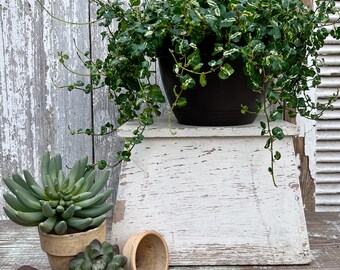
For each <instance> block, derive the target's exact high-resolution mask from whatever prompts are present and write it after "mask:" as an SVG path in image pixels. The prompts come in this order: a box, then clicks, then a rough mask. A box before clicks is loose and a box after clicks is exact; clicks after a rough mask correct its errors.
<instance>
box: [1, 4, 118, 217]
mask: <svg viewBox="0 0 340 270" xmlns="http://www.w3.org/2000/svg"><path fill="white" fill-rule="evenodd" d="M42 2H44V5H45V7H46V9H48V10H50V11H51V12H52V13H53V14H54V15H55V16H56V17H59V18H61V19H64V20H67V21H73V22H86V21H88V18H89V12H90V11H89V6H88V5H89V3H88V1H67V0H59V1H42ZM94 31H95V29H94V28H93V27H91V28H90V27H89V25H81V26H80V25H70V24H65V23H61V22H59V21H56V20H54V19H52V18H51V16H50V15H48V14H47V13H46V12H44V11H43V10H42V8H41V6H40V5H39V4H38V3H37V1H35V0H0V178H2V177H3V176H6V175H10V174H11V173H12V172H14V171H18V172H21V171H22V170H23V169H29V170H31V171H32V173H33V174H34V175H35V176H36V177H37V180H38V181H39V178H38V175H39V166H40V157H41V155H42V153H43V151H44V150H45V149H49V150H51V152H52V153H53V154H56V153H61V154H62V155H63V157H64V158H65V162H64V165H67V166H70V165H71V164H72V163H73V162H74V161H75V160H76V159H79V158H81V157H82V156H84V155H88V156H89V157H90V160H91V159H92V157H94V159H95V160H98V159H102V158H106V156H105V155H107V154H108V153H109V151H106V150H107V149H109V146H108V145H109V144H110V143H111V141H114V138H113V139H111V141H107V140H102V139H101V140H100V141H99V140H94V141H92V139H91V138H90V137H88V136H85V135H79V136H71V135H70V133H69V130H68V126H70V128H71V129H74V130H77V129H78V128H89V127H91V125H92V122H94V125H101V124H102V123H106V122H107V121H108V120H110V119H112V118H110V117H112V115H111V114H110V113H109V110H110V109H111V107H109V105H107V106H103V104H107V103H108V102H107V96H106V95H105V94H103V93H102V94H101V95H98V94H97V95H96V96H95V97H93V99H91V96H90V95H85V94H84V93H82V92H79V91H78V92H77V91H72V92H68V91H67V90H65V89H58V88H56V87H55V86H54V85H53V81H54V82H55V83H56V84H57V85H67V84H71V83H73V82H74V81H77V80H85V81H86V80H87V78H86V77H81V76H75V75H71V73H70V72H68V71H66V70H65V69H64V67H62V66H61V65H60V64H59V63H58V56H57V53H58V52H60V51H62V52H64V53H66V54H68V55H69V56H70V61H69V63H67V65H68V66H69V67H70V68H71V69H73V70H75V71H76V72H79V73H88V72H87V71H86V70H85V69H84V68H83V67H82V64H81V62H80V60H79V59H78V57H77V55H76V51H77V49H76V47H75V44H76V46H77V47H78V48H79V49H80V50H81V51H87V50H89V48H90V43H92V46H91V48H92V50H93V53H94V56H98V55H99V53H100V52H101V51H102V46H103V44H98V43H96V42H91V41H92V39H93V38H94V35H93V32H94ZM91 33H92V35H91ZM74 40H75V42H74ZM91 106H94V107H95V108H94V110H95V111H96V114H95V116H93V117H92V110H91ZM115 147H116V146H115V145H114V144H111V146H110V149H112V152H114V151H115ZM94 152H95V153H96V155H95V154H94ZM4 191H5V187H4V185H3V184H2V182H1V181H0V206H1V207H0V219H5V218H6V217H5V215H4V213H3V209H2V205H3V204H4V201H3V197H2V194H3V192H4Z"/></svg>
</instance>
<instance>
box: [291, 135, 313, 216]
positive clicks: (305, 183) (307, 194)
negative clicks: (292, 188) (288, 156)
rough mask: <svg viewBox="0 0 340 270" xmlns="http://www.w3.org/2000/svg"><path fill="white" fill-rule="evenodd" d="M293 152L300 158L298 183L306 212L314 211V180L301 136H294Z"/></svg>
mask: <svg viewBox="0 0 340 270" xmlns="http://www.w3.org/2000/svg"><path fill="white" fill-rule="evenodd" d="M293 142H294V149H295V153H296V155H297V156H298V158H299V160H300V165H299V170H300V176H299V179H300V185H301V193H302V201H303V205H304V209H305V211H306V212H314V211H315V182H314V179H313V178H312V176H311V174H310V171H309V158H308V156H306V154H305V143H304V138H303V137H298V136H296V137H294V138H293Z"/></svg>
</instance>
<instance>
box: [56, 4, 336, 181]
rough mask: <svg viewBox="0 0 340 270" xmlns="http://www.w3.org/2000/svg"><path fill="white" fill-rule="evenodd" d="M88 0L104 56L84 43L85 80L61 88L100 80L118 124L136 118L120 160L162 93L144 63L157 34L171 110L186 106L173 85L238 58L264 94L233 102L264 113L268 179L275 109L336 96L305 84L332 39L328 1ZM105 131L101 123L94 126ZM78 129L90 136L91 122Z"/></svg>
mask: <svg viewBox="0 0 340 270" xmlns="http://www.w3.org/2000/svg"><path fill="white" fill-rule="evenodd" d="M91 2H92V3H93V4H96V5H97V21H98V24H99V25H100V26H101V27H102V29H103V31H102V32H101V33H100V34H101V36H102V38H103V39H105V40H106V41H107V47H106V56H105V57H103V58H102V59H91V57H90V54H89V52H86V53H83V54H82V55H81V59H82V63H83V64H84V65H85V67H87V68H88V70H89V72H90V73H89V74H88V75H89V76H90V77H91V83H89V84H86V83H84V82H82V81H76V82H75V83H73V84H71V85H69V86H67V88H68V89H69V90H75V89H77V90H82V91H84V92H85V93H87V94H88V93H91V92H92V91H97V89H98V88H102V87H104V89H106V90H105V91H107V93H108V97H109V99H110V100H111V101H112V102H114V104H115V105H116V106H117V108H118V113H119V114H118V118H117V119H116V120H117V123H118V126H120V125H122V124H124V123H126V122H127V121H129V120H132V119H138V121H139V124H140V126H139V127H138V128H137V129H136V130H135V131H134V132H133V135H134V136H132V138H128V139H126V142H125V145H124V150H123V151H121V152H119V153H118V154H119V156H120V159H121V160H129V159H130V155H131V149H132V148H133V146H134V145H135V144H138V143H141V141H142V140H143V130H144V129H145V127H146V126H148V125H152V124H153V122H154V120H153V119H154V117H155V116H159V115H161V109H160V108H161V104H162V103H165V102H166V99H165V97H164V96H163V94H162V91H161V88H160V86H159V85H158V84H157V83H155V82H154V80H153V76H154V71H152V70H151V67H152V66H154V65H155V63H156V61H157V51H158V50H159V49H160V48H161V47H162V46H163V45H164V42H165V40H170V41H171V47H170V48H169V50H170V52H171V55H172V56H173V58H174V60H175V65H174V67H173V70H174V72H175V74H176V76H177V77H178V85H176V86H175V87H174V90H173V91H174V94H175V96H176V100H175V102H174V103H173V104H170V106H171V110H172V109H173V108H174V107H175V106H185V105H186V99H185V98H184V97H183V96H182V93H183V92H185V91H190V89H192V88H193V87H194V86H195V85H196V84H200V85H201V86H203V87H206V85H208V84H209V81H207V74H209V73H213V72H215V73H217V74H218V76H219V78H220V79H221V80H228V78H229V77H230V76H231V75H232V74H233V72H234V69H233V66H232V64H231V63H230V62H231V61H232V60H234V59H242V60H243V62H244V68H243V70H244V73H245V75H246V76H247V78H248V84H249V86H250V87H251V89H252V91H255V92H259V93H262V94H263V95H264V99H263V100H256V102H257V107H258V108H257V110H255V111H250V110H249V109H248V107H247V106H244V105H242V104H240V110H241V112H242V113H254V114H259V113H263V114H264V115H265V121H261V122H260V125H261V135H263V136H267V138H268V139H267V140H266V143H265V146H264V147H265V148H267V149H269V151H270V155H271V160H272V162H271V164H270V165H269V168H268V170H269V172H270V173H271V175H272V176H273V181H274V184H275V180H274V162H275V161H276V160H279V159H280V157H281V153H279V152H278V151H276V150H275V147H274V143H275V141H277V140H282V139H283V138H284V132H283V130H282V128H280V127H279V126H277V125H275V123H274V122H275V121H276V120H278V119H282V115H283V114H284V113H285V112H286V113H287V114H288V115H289V116H290V117H292V118H295V117H296V116H297V115H298V114H299V115H301V116H302V117H305V118H308V119H312V120H316V119H318V118H319V117H320V116H321V115H322V113H323V112H324V111H325V110H328V109H332V103H333V102H334V101H335V99H336V98H337V96H338V93H334V95H333V96H332V97H330V98H329V99H328V101H327V102H326V103H320V102H318V101H315V100H314V99H313V96H311V94H310V89H311V88H316V87H318V85H319V84H320V83H321V80H320V76H319V72H320V63H321V61H320V58H319V54H318V51H319V49H320V48H321V47H322V46H323V45H324V43H325V40H326V38H327V37H328V36H331V37H333V38H335V39H339V38H340V28H338V27H336V26H333V25H332V22H331V19H330V17H331V15H333V14H339V12H338V10H337V9H336V7H335V2H334V1H333V0H330V1H319V0H317V1H316V9H315V10H312V9H310V8H308V7H306V6H305V5H303V3H302V2H301V1H300V0H185V1H184V0H167V1H164V0H146V1H143V2H141V1H140V0H130V1H129V2H128V3H127V2H122V1H119V0H107V1H101V0H91ZM211 35H214V37H215V41H212V42H214V44H213V45H214V51H213V53H212V55H211V59H210V61H209V62H208V63H207V65H208V67H209V68H208V69H203V68H202V67H203V65H204V63H202V60H201V52H200V49H199V46H198V44H200V43H201V42H202V40H203V39H204V38H206V37H207V36H211ZM68 58H69V57H68V55H67V54H64V53H60V54H59V59H60V62H61V63H62V64H63V65H64V66H65V67H66V68H67V65H66V61H67V60H69V59H68ZM194 75H195V76H194ZM196 78H199V79H196ZM171 110H170V111H171ZM115 130H116V127H115V126H113V125H112V124H111V123H108V124H106V125H104V126H103V127H102V128H101V130H100V132H99V135H104V134H107V133H111V132H113V131H115ZM76 133H77V132H76ZM78 133H86V134H88V135H94V131H93V130H92V129H88V130H85V131H82V130H80V131H79V132H78Z"/></svg>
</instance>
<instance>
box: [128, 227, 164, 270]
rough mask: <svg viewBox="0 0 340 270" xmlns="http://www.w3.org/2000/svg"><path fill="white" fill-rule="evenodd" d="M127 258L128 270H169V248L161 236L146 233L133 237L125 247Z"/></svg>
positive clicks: (154, 233)
mask: <svg viewBox="0 0 340 270" xmlns="http://www.w3.org/2000/svg"><path fill="white" fill-rule="evenodd" d="M122 254H123V255H124V256H126V257H127V263H126V265H125V269H126V270H167V269H168V268H169V251H168V246H167V244H166V242H165V240H164V238H163V236H162V235H161V234H159V233H158V232H156V231H144V232H140V233H136V234H134V235H133V236H131V237H130V238H129V239H128V240H127V241H126V243H125V245H124V247H123V251H122Z"/></svg>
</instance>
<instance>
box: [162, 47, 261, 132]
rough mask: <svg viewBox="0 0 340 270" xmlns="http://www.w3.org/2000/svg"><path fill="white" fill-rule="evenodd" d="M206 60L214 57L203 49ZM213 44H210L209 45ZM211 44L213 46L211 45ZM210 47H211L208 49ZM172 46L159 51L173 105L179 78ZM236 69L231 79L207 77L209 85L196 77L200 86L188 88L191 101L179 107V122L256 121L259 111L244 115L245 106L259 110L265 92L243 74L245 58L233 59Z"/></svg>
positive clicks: (226, 123)
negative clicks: (248, 82)
mask: <svg viewBox="0 0 340 270" xmlns="http://www.w3.org/2000/svg"><path fill="white" fill-rule="evenodd" d="M200 47H202V48H200V50H201V54H202V55H201V59H202V62H203V63H207V62H209V61H210V60H211V56H210V53H209V52H208V53H204V51H202V50H203V49H204V47H205V46H200ZM207 47H209V46H207ZM210 47H211V46H210ZM208 50H210V49H209V48H208ZM168 51H169V50H168V48H166V47H165V48H162V50H161V52H160V53H159V54H158V62H159V68H160V73H161V78H162V82H163V85H164V89H165V92H166V95H167V98H168V101H169V103H170V104H173V103H174V101H175V94H174V92H173V88H174V86H175V85H179V80H178V77H176V75H175V73H174V72H173V66H174V59H173V57H172V55H171V54H170V52H168ZM230 64H231V66H232V67H233V69H234V70H235V72H234V73H233V74H232V75H231V76H230V77H229V78H228V79H227V80H222V79H220V78H219V77H218V74H217V73H212V74H208V75H207V76H206V81H207V85H206V86H205V87H202V86H201V85H200V84H199V77H198V76H196V77H195V76H193V77H194V78H195V80H196V86H195V87H194V88H193V89H188V90H185V91H184V92H183V94H182V96H183V97H185V98H186V101H187V104H186V105H185V106H183V107H175V108H174V110H173V112H174V115H175V117H176V118H177V121H178V122H179V123H180V124H184V125H195V126H233V125H245V124H250V123H252V122H254V120H255V119H256V114H250V113H246V114H242V113H241V105H246V106H248V108H249V111H256V109H257V105H256V99H259V100H261V99H262V95H261V94H260V93H256V92H254V91H252V90H251V89H250V87H249V86H248V84H247V80H248V79H247V77H246V76H245V75H244V73H243V66H244V65H243V61H242V60H241V59H236V60H233V61H231V62H230Z"/></svg>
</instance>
